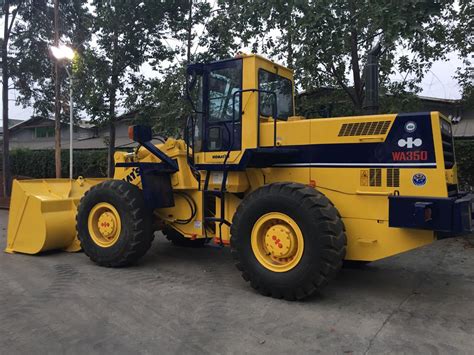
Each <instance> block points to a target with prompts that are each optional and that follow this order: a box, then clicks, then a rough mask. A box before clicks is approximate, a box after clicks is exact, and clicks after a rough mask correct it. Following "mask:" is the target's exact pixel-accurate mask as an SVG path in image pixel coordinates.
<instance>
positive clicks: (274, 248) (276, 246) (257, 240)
mask: <svg viewBox="0 0 474 355" xmlns="http://www.w3.org/2000/svg"><path fill="white" fill-rule="evenodd" d="M251 243H252V250H253V253H254V255H255V257H256V258H257V260H258V261H259V262H260V264H262V265H263V266H264V267H265V268H267V269H268V270H271V271H275V272H285V271H289V270H291V269H293V268H294V267H295V266H296V265H298V263H299V262H300V260H301V257H302V256H303V250H304V239H303V233H301V229H300V227H299V226H298V224H296V222H295V221H294V220H293V219H292V218H291V217H289V216H287V215H286V214H284V213H279V212H270V213H267V214H265V215H263V216H262V217H260V218H259V219H258V220H257V222H256V223H255V225H254V226H253V228H252V235H251Z"/></svg>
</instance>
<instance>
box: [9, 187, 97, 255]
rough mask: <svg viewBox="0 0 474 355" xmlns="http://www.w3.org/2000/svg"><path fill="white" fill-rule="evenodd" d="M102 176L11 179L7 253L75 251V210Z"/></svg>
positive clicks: (78, 246) (76, 247) (77, 248)
mask: <svg viewBox="0 0 474 355" xmlns="http://www.w3.org/2000/svg"><path fill="white" fill-rule="evenodd" d="M102 181H104V179H77V180H69V179H39V180H14V181H13V189H12V198H11V203H10V214H9V216H8V237H7V247H6V249H5V251H6V252H8V253H13V252H20V253H25V254H37V253H40V252H43V251H47V250H55V249H64V250H66V251H79V250H80V244H79V242H78V240H77V238H76V221H75V219H76V211H77V205H78V204H79V200H80V199H81V197H82V196H83V195H84V193H85V192H86V191H87V190H89V189H90V187H91V186H93V185H96V184H98V183H100V182H102Z"/></svg>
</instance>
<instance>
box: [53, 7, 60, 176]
mask: <svg viewBox="0 0 474 355" xmlns="http://www.w3.org/2000/svg"><path fill="white" fill-rule="evenodd" d="M54 45H55V46H56V47H58V46H59V0H54ZM60 95H61V87H60V80H59V63H58V61H55V62H54V137H55V145H54V161H55V164H56V178H60V177H61V117H60V113H61V112H60V110H61V106H60V103H59V99H60V97H59V96H60Z"/></svg>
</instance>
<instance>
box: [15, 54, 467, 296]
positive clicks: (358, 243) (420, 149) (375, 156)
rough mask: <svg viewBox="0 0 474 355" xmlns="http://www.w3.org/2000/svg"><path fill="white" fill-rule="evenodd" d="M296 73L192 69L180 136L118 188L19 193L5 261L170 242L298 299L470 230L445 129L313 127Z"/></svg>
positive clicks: (95, 185) (401, 121)
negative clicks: (350, 268) (345, 274)
mask: <svg viewBox="0 0 474 355" xmlns="http://www.w3.org/2000/svg"><path fill="white" fill-rule="evenodd" d="M294 89H295V88H294V82H293V73H292V71H291V70H289V69H287V68H285V67H283V66H281V65H278V64H276V63H273V62H271V61H269V60H267V59H265V58H263V57H260V56H258V55H240V56H238V57H236V58H232V59H229V60H223V61H218V62H212V63H199V64H191V65H189V66H188V68H187V93H188V99H189V102H190V105H191V106H192V109H193V111H194V112H193V115H192V116H191V117H190V118H189V119H188V121H187V123H186V127H185V130H184V140H181V139H173V138H169V139H167V140H166V142H164V143H160V144H156V145H155V144H153V143H152V132H151V129H150V128H149V127H146V126H139V125H136V126H132V127H130V129H129V135H130V138H131V139H132V140H134V141H135V142H137V143H138V144H139V146H138V148H136V149H135V150H134V151H133V152H116V153H115V156H114V158H115V167H116V169H115V175H114V178H113V179H87V178H85V179H83V178H81V177H80V178H79V179H77V180H68V179H44V180H23V181H14V182H13V196H12V200H11V208H10V216H9V226H8V240H7V247H6V251H7V252H11V253H13V252H18V253H27V254H37V253H40V252H43V251H45V250H51V249H66V250H68V251H77V250H79V249H81V248H82V250H83V251H84V253H85V254H86V255H87V256H88V257H89V258H90V259H91V260H92V261H93V262H95V263H97V264H99V265H101V266H107V267H122V266H126V265H130V264H133V263H135V262H136V261H137V260H138V259H140V258H141V257H142V256H143V255H144V254H145V253H146V252H147V250H148V249H149V248H150V245H151V243H152V240H153V235H154V232H155V231H156V230H161V231H162V232H163V234H164V235H166V237H167V238H168V239H169V240H170V241H171V242H173V243H175V244H177V245H181V246H192V247H198V246H203V245H205V244H207V243H215V244H217V245H222V246H226V245H229V246H230V248H231V252H232V255H233V257H234V258H235V261H236V265H237V268H238V269H239V270H240V272H241V273H242V276H243V278H244V279H245V280H246V281H249V282H250V285H251V286H252V287H253V288H255V289H256V290H258V292H260V293H261V294H263V295H267V296H272V297H275V298H284V299H287V300H295V299H303V298H305V297H307V296H309V295H311V294H313V293H315V292H317V291H319V290H320V289H321V288H322V287H324V286H325V285H326V284H327V283H328V281H330V280H331V279H333V278H334V277H335V276H336V275H337V273H338V271H339V270H340V268H341V265H342V263H343V261H344V260H347V261H358V262H370V261H374V260H379V259H382V258H386V257H389V256H392V255H396V254H399V253H403V252H406V251H408V250H412V249H414V248H418V247H421V246H424V245H427V244H429V243H432V242H433V241H435V240H436V239H439V238H443V237H446V236H448V235H460V234H465V233H470V232H472V230H473V221H472V219H473V216H472V201H473V196H472V195H470V194H467V193H462V192H459V191H458V184H457V183H458V182H457V175H456V161H455V156H454V148H453V137H452V130H451V124H450V122H449V121H448V120H447V118H446V117H444V116H443V115H441V114H440V113H438V112H420V113H404V114H381V115H370V116H357V117H337V118H317V119H316V118H315V119H305V118H304V117H300V116H296V115H295V104H294V95H293V93H294Z"/></svg>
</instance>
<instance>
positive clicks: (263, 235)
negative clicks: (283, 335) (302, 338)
mask: <svg viewBox="0 0 474 355" xmlns="http://www.w3.org/2000/svg"><path fill="white" fill-rule="evenodd" d="M344 230H345V229H344V224H343V222H342V220H341V217H340V215H339V213H338V211H337V210H336V208H335V207H334V206H333V205H332V203H331V202H330V201H329V199H327V198H326V196H324V195H323V194H322V193H321V192H319V191H317V190H315V189H313V188H310V187H307V186H304V185H301V184H296V183H275V184H270V185H266V186H263V187H261V188H259V189H257V190H255V191H254V192H252V193H251V194H250V195H248V196H247V197H246V198H245V199H244V201H242V203H241V204H240V206H239V207H238V209H237V211H236V213H235V215H234V218H233V221H232V227H231V247H232V254H233V255H234V258H235V259H236V261H237V268H238V269H239V270H241V272H242V277H243V278H244V279H245V280H246V281H250V285H251V286H252V287H253V288H255V289H256V290H257V291H259V292H260V293H261V294H263V295H266V296H271V297H275V298H284V299H286V300H295V299H303V298H305V297H307V296H309V295H311V294H313V293H315V292H316V291H319V290H321V289H322V287H324V286H325V285H326V284H327V282H328V281H329V280H331V279H332V278H334V277H335V276H336V275H337V273H338V271H339V270H340V268H341V266H342V261H343V259H344V256H345V253H346V244H347V242H346V235H345V232H344Z"/></svg>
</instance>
